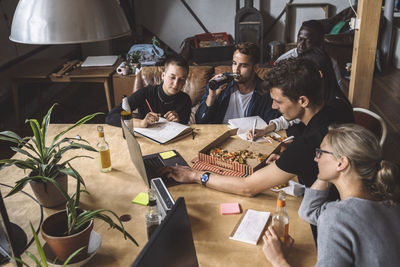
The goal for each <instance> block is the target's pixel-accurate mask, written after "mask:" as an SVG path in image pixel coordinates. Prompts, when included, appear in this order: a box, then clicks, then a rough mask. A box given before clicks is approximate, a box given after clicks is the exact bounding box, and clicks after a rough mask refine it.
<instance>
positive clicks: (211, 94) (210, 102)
mask: <svg viewBox="0 0 400 267" xmlns="http://www.w3.org/2000/svg"><path fill="white" fill-rule="evenodd" d="M222 76H223V74H217V75H215V76H214V77H212V78H211V79H210V81H212V80H214V79H216V78H220V77H222ZM210 81H208V82H210ZM227 86H228V84H223V85H221V86H220V87H218V89H217V90H211V89H210V88H208V96H207V99H206V105H207V106H208V107H211V106H212V105H214V101H215V98H216V97H217V95H219V94H220V93H221V92H222V91H224V90H225V89H226V87H227Z"/></svg>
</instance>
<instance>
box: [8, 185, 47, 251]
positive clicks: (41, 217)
mask: <svg viewBox="0 0 400 267" xmlns="http://www.w3.org/2000/svg"><path fill="white" fill-rule="evenodd" d="M0 185H1V186H5V187H9V188H13V186H10V185H8V184H3V183H0ZM21 193H23V194H25V195H27V196H28V197H30V198H31V199H32V200H33V201H35V202H36V203H37V204H38V205H39V207H40V221H39V226H38V227H37V229H36V234H37V235H39V231H40V226H41V225H42V222H43V206H42V205H40V203H39V201H37V199H36V198H34V197H33V196H32V195H30V194H28V193H26V192H25V191H21ZM34 241H35V239H34V237H32V239H31V240H30V241H29V242H28V243H27V245H26V246H25V248H24V250H23V251H21V253H22V252H24V251H25V250H26V249H27V248H28V247H30V246H31V245H32V243H33V242H34Z"/></svg>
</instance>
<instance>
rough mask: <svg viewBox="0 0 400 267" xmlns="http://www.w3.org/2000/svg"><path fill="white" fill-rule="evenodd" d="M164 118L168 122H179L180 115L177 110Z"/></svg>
mask: <svg viewBox="0 0 400 267" xmlns="http://www.w3.org/2000/svg"><path fill="white" fill-rule="evenodd" d="M164 118H165V119H167V120H168V121H174V122H179V115H178V113H177V112H176V111H175V110H172V111H168V112H167V113H165V114H164Z"/></svg>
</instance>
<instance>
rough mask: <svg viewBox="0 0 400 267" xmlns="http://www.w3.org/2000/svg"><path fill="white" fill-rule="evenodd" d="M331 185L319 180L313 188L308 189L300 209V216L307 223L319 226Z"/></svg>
mask: <svg viewBox="0 0 400 267" xmlns="http://www.w3.org/2000/svg"><path fill="white" fill-rule="evenodd" d="M328 195H329V183H328V182H325V181H321V180H319V179H317V180H316V181H315V182H314V184H313V185H312V186H311V188H306V190H305V192H304V198H303V201H302V202H301V205H300V208H299V216H300V217H301V218H302V219H303V220H305V221H306V222H308V223H310V224H313V225H317V221H318V218H319V216H320V215H321V213H322V212H323V211H324V210H325V209H326V205H327V203H326V200H327V199H328Z"/></svg>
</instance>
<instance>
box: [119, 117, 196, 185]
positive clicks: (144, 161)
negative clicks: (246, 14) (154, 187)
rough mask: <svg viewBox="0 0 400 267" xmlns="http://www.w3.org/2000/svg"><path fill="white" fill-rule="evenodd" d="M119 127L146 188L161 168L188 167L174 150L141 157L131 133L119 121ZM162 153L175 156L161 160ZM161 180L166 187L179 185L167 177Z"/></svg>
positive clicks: (137, 144) (157, 175)
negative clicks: (177, 165)
mask: <svg viewBox="0 0 400 267" xmlns="http://www.w3.org/2000/svg"><path fill="white" fill-rule="evenodd" d="M121 126H122V130H123V131H124V134H125V138H126V143H127V144H128V150H129V154H130V156H131V160H132V162H133V164H134V165H135V167H136V169H137V170H138V172H139V174H140V176H141V177H142V179H143V181H144V182H145V183H146V184H147V186H148V187H150V180H151V179H153V178H158V177H160V175H159V174H158V170H159V169H160V168H161V167H163V166H175V165H176V164H179V165H183V166H189V165H188V164H187V162H186V161H185V160H184V159H183V158H182V156H181V155H180V154H179V153H178V152H177V151H176V150H171V151H167V152H161V153H155V154H150V155H146V156H143V155H142V150H141V149H140V145H139V143H138V141H137V140H136V138H135V136H134V134H133V132H132V131H130V130H129V129H128V127H127V126H126V124H125V123H124V122H122V121H121ZM162 153H168V154H175V155H174V156H172V157H170V158H166V159H163V158H162V157H161V156H160V154H162ZM161 179H162V180H163V182H164V184H165V185H166V186H167V187H169V186H173V185H177V184H180V183H178V182H176V181H175V180H173V179H169V178H167V177H161Z"/></svg>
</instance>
